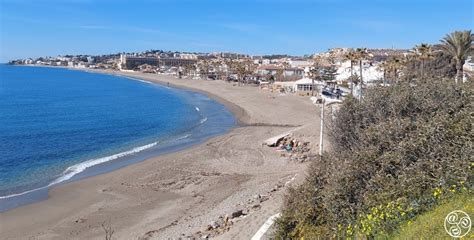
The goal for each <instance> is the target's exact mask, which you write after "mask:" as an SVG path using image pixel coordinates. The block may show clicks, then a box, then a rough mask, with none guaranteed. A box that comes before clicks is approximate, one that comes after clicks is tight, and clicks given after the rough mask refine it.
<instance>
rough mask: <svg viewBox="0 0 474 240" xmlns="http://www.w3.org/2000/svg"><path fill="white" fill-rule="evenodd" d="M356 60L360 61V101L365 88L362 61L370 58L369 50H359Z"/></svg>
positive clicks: (356, 53)
mask: <svg viewBox="0 0 474 240" xmlns="http://www.w3.org/2000/svg"><path fill="white" fill-rule="evenodd" d="M355 55H356V57H355V59H356V61H359V71H360V95H359V99H362V87H363V86H364V78H363V77H362V61H364V60H366V59H367V58H368V57H369V53H368V52H367V48H357V49H356V52H355Z"/></svg>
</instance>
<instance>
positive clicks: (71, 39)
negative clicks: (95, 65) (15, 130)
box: [0, 0, 474, 62]
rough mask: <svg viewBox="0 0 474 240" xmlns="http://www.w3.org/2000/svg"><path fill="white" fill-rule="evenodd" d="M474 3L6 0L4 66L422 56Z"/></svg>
mask: <svg viewBox="0 0 474 240" xmlns="http://www.w3.org/2000/svg"><path fill="white" fill-rule="evenodd" d="M473 2H474V1H472V0H431V1H430V0H424V1H422V0H411V1H405V0H400V1H395V0H385V1H384V0H378V1H376V0H372V1H368V0H353V1H350V0H346V1H343V0H314V1H310V0H273V1H271V0H253V1H250V0H241V1H237V0H219V1H217V0H174V1H173V0H155V1H152V0H135V1H133V0H129V1H127V0H114V1H112V0H103V1H100V0H0V47H1V49H0V50H1V51H0V62H6V61H8V60H12V59H16V58H27V57H40V56H57V55H65V54H91V55H96V54H108V53H117V52H135V51H144V50H149V49H162V50H171V51H190V52H239V53H247V54H251V55H263V54H290V55H304V54H312V53H315V52H323V51H326V50H327V49H329V48H333V47H368V48H412V47H413V46H414V45H415V44H419V43H422V42H424V43H425V42H426V43H430V44H435V43H438V42H439V40H440V39H441V38H442V37H443V36H445V35H446V34H447V33H450V32H452V31H455V30H470V29H472V28H473V23H474V21H473V19H474V18H473V15H474V7H473V5H474V3H473Z"/></svg>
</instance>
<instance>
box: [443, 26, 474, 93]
mask: <svg viewBox="0 0 474 240" xmlns="http://www.w3.org/2000/svg"><path fill="white" fill-rule="evenodd" d="M473 39H474V36H473V34H472V33H471V30H465V31H455V32H453V33H450V34H447V35H446V36H445V37H444V38H443V39H442V40H441V42H442V43H443V45H442V49H443V51H444V52H446V53H447V54H449V55H451V57H452V58H453V59H454V61H456V77H455V78H454V81H455V82H456V84H457V83H458V79H461V81H462V78H463V65H464V63H465V62H466V58H467V56H468V55H469V54H470V53H471V52H472V51H473V46H472V41H473Z"/></svg>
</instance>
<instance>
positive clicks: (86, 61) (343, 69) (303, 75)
mask: <svg viewBox="0 0 474 240" xmlns="http://www.w3.org/2000/svg"><path fill="white" fill-rule="evenodd" d="M427 46H428V51H429V52H428V53H427V54H429V55H430V57H431V56H434V55H437V56H440V58H443V60H445V61H446V60H448V58H447V56H444V55H442V52H441V50H440V45H433V46H431V45H427ZM417 47H418V46H417ZM417 47H414V48H413V49H367V48H358V49H350V48H333V49H329V50H328V51H326V52H322V53H316V54H312V55H305V56H301V57H298V56H289V55H269V56H250V55H247V54H239V53H188V52H170V51H167V52H165V51H162V50H149V51H145V52H139V53H119V54H110V55H101V56H90V55H77V56H73V55H64V56H57V57H40V58H36V59H33V58H28V59H18V60H12V61H10V62H9V63H10V64H15V65H38V66H53V67H67V68H71V69H102V70H112V71H121V72H141V73H150V74H163V75H171V76H175V77H177V78H190V79H204V80H224V81H229V82H236V83H238V84H247V85H249V84H250V85H253V86H259V87H260V88H262V89H265V90H270V91H278V92H282V93H295V94H298V95H314V94H315V92H317V93H321V92H322V91H323V89H325V88H327V87H330V88H332V89H334V88H335V87H337V89H340V91H341V93H340V95H341V96H342V95H347V94H348V93H349V92H350V91H352V93H354V94H356V95H359V94H360V93H359V92H360V88H361V87H362V88H367V87H370V86H380V85H389V84H390V83H393V82H395V81H397V80H398V79H399V78H403V77H404V76H403V73H402V74H400V73H401V72H402V71H403V70H404V69H406V68H408V67H410V65H414V64H415V63H416V61H418V60H419V59H420V54H419V51H426V50H425V49H421V48H420V49H418V48H417ZM424 47H426V46H424ZM423 57H424V56H423ZM412 68H413V67H412ZM463 68H464V74H463V79H464V81H466V80H467V79H469V78H472V77H473V76H474V75H473V72H474V62H471V58H468V59H467V61H466V62H465V63H464V66H463ZM406 77H408V76H405V78H406ZM361 78H362V79H363V81H362V83H363V84H359V83H360V82H361V81H360V79H361ZM313 89H314V90H313ZM351 89H352V90H351ZM326 95H327V96H330V97H332V98H334V97H337V96H336V93H335V92H330V93H328V94H326Z"/></svg>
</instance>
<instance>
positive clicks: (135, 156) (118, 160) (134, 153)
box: [0, 65, 238, 213]
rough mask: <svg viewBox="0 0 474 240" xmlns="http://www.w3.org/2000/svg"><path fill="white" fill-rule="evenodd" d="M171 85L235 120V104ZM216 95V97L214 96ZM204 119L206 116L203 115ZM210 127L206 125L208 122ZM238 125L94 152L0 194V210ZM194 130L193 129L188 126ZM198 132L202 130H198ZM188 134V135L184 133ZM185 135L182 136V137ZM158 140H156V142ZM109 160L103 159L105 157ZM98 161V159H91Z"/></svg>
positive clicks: (186, 145) (31, 200) (224, 132)
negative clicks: (34, 183) (60, 171)
mask: <svg viewBox="0 0 474 240" xmlns="http://www.w3.org/2000/svg"><path fill="white" fill-rule="evenodd" d="M21 66H26V67H45V68H55V67H54V66H37V65H21ZM59 68H60V69H67V70H80V71H82V70H83V69H71V68H67V67H59ZM83 72H87V73H93V74H107V75H112V76H116V77H121V78H123V79H126V80H128V81H131V80H133V81H142V82H147V83H150V84H159V85H160V86H163V87H166V84H161V83H156V82H149V81H145V80H141V79H136V78H131V77H126V76H121V75H119V74H108V73H103V72H100V71H83ZM174 88H175V89H178V90H183V91H190V92H192V93H200V94H203V95H205V96H208V97H210V98H212V99H213V100H214V101H215V102H217V103H219V104H222V105H224V107H225V108H226V109H227V110H228V111H229V112H231V113H232V119H233V121H238V118H237V117H238V115H237V114H238V112H237V114H236V113H234V112H232V110H231V109H229V108H232V109H236V108H238V106H236V105H234V104H232V103H229V102H226V103H225V104H224V103H222V102H221V101H225V100H224V99H219V101H218V100H216V99H214V98H213V97H211V96H209V95H206V93H205V92H202V91H201V92H198V91H193V90H192V89H190V88H179V87H174ZM216 98H218V97H216ZM207 114H209V113H207ZM206 120H207V118H206ZM209 127H210V126H209ZM235 127H238V126H237V125H236V124H232V126H231V127H230V128H228V129H226V130H225V131H222V132H219V133H215V134H211V135H209V136H207V135H203V136H195V135H194V134H193V138H192V139H189V140H188V139H187V137H185V138H182V136H181V137H180V136H178V135H177V136H175V137H174V138H172V139H168V140H169V141H165V142H162V141H161V140H160V141H154V142H150V143H146V144H144V145H136V146H131V148H129V149H123V150H122V151H121V152H116V153H114V154H112V155H106V156H97V157H95V158H88V159H85V160H84V161H82V162H79V163H76V164H74V165H71V166H69V167H68V168H67V169H66V170H64V172H68V173H67V174H66V175H60V176H59V177H57V178H55V179H54V180H53V181H52V182H50V183H48V184H47V185H44V186H40V187H38V188H34V189H27V190H25V191H22V192H18V193H11V194H8V195H5V196H0V213H5V212H8V211H10V210H12V209H15V208H18V207H21V206H25V205H29V204H33V203H36V202H40V201H44V200H47V199H48V195H49V194H48V192H49V190H50V189H51V188H53V187H56V186H60V185H65V184H68V183H71V182H74V181H80V180H83V179H85V178H88V177H93V176H97V175H100V174H105V173H108V172H112V171H115V170H117V169H120V168H124V167H127V166H128V165H130V164H136V163H139V162H141V161H144V160H146V159H149V158H153V157H157V156H160V155H165V154H172V153H174V152H178V151H182V150H185V149H187V148H191V147H193V146H195V145H199V144H202V143H204V142H206V141H208V140H209V139H210V138H213V137H216V136H219V135H223V134H226V133H227V132H229V131H230V130H232V129H233V128H235ZM191 131H194V130H191ZM198 135H202V134H198ZM186 136H188V135H186ZM182 139H186V140H182ZM158 142H160V143H158ZM109 158H110V159H111V160H107V159H109ZM94 162H98V163H94ZM83 165H86V167H85V168H84V169H83V170H81V171H79V172H76V171H74V172H73V171H69V169H72V168H76V167H80V168H81V167H82V166H83Z"/></svg>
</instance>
